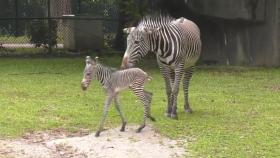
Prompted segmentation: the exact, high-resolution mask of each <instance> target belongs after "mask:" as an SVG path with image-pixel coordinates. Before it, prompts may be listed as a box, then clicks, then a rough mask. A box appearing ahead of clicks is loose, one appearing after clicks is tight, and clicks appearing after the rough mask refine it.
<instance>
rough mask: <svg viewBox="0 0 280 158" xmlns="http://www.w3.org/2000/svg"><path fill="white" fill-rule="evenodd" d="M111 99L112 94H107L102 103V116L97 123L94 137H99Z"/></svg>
mask: <svg viewBox="0 0 280 158" xmlns="http://www.w3.org/2000/svg"><path fill="white" fill-rule="evenodd" d="M112 100H113V96H107V99H106V101H105V104H104V110H103V116H102V119H101V122H100V124H99V128H98V131H97V132H96V133H95V137H99V135H100V133H101V131H102V130H103V126H104V122H105V120H106V117H107V115H108V111H109V106H110V105H111V103H112Z"/></svg>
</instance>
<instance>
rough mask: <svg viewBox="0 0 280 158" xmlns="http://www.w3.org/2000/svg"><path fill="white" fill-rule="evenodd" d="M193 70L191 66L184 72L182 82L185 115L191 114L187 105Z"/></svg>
mask: <svg viewBox="0 0 280 158" xmlns="http://www.w3.org/2000/svg"><path fill="white" fill-rule="evenodd" d="M193 69H194V66H191V67H189V68H187V69H186V70H185V75H184V81H183V88H184V96H185V104H184V108H185V112H186V113H192V109H191V107H190V104H189V84H190V79H191V77H192V74H193Z"/></svg>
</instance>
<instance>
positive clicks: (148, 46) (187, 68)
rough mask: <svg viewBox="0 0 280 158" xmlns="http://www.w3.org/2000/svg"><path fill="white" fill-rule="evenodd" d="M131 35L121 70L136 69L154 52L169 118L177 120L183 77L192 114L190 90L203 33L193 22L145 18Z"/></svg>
mask: <svg viewBox="0 0 280 158" xmlns="http://www.w3.org/2000/svg"><path fill="white" fill-rule="evenodd" d="M124 31H125V32H127V33H129V35H128V37H127V48H126V52H125V54H124V57H123V62H122V67H123V68H129V67H132V66H134V65H135V64H136V63H137V62H138V61H139V60H140V59H141V58H142V57H143V56H145V55H146V54H147V53H148V52H154V53H156V56H157V61H158V65H159V67H160V70H161V73H162V75H163V77H164V79H165V85H166V94H167V97H168V105H167V111H166V112H167V116H169V117H172V118H177V96H178V92H179V85H180V81H181V78H182V76H184V80H183V85H184V93H185V106H184V107H185V111H186V112H191V108H190V105H189V102H188V87H189V81H190V78H191V76H192V72H193V67H194V65H195V63H196V61H197V60H198V58H199V56H200V52H201V39H200V31H199V28H198V27H197V25H196V24H195V23H193V22H192V21H190V20H188V19H185V18H179V19H174V18H172V17H169V16H157V17H150V16H147V17H144V18H143V20H142V21H141V22H140V23H139V24H138V26H137V27H131V28H126V29H124Z"/></svg>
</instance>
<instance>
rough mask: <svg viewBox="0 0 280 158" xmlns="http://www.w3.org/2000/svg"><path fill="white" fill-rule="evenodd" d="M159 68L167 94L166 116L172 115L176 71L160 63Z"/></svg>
mask: <svg viewBox="0 0 280 158" xmlns="http://www.w3.org/2000/svg"><path fill="white" fill-rule="evenodd" d="M159 68H160V71H161V74H162V76H163V78H164V81H165V91H166V96H167V109H166V116H167V117H171V112H172V105H173V95H172V85H173V83H174V71H173V70H171V69H170V68H168V67H166V66H165V65H161V64H160V63H159Z"/></svg>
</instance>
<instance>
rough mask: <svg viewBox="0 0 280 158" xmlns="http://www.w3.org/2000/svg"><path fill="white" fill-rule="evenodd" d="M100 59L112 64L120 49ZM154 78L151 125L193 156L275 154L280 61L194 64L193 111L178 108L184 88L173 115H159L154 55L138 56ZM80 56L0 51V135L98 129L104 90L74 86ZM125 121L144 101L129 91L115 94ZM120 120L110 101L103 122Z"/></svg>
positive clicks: (160, 92)
mask: <svg viewBox="0 0 280 158" xmlns="http://www.w3.org/2000/svg"><path fill="white" fill-rule="evenodd" d="M100 61H103V62H104V63H107V64H109V65H112V66H115V67H118V66H119V65H120V61H121V58H120V57H118V56H111V57H110V58H109V57H101V59H100ZM140 65H141V67H144V70H146V71H147V72H148V73H149V74H150V75H151V76H152V77H153V80H152V81H151V82H150V83H148V84H147V86H146V89H147V90H149V91H151V92H153V93H154V96H153V102H152V114H153V115H154V116H155V117H156V119H157V122H155V123H153V124H154V126H155V128H156V129H157V130H158V131H159V132H160V133H162V134H164V135H166V136H168V137H171V138H173V139H187V140H188V141H189V143H188V147H187V148H188V150H191V154H192V155H193V156H194V157H252V158H255V157H277V156H279V155H280V150H279V149H280V141H279V138H280V115H279V113H280V69H277V68H272V69H268V68H246V67H199V68H198V69H197V71H196V72H195V73H194V76H193V78H192V81H191V86H190V103H191V106H192V108H193V111H194V112H193V114H185V113H184V112H183V100H184V99H183V95H182V89H181V92H180V94H179V99H178V115H179V120H178V121H175V120H171V119H168V118H166V117H165V116H164V111H165V108H166V97H165V89H164V83H163V79H162V77H161V75H160V73H159V70H158V68H157V65H156V62H155V61H154V60H151V59H146V60H145V62H144V63H142V64H140ZM83 69H84V60H83V58H72V59H70V58H48V59H41V58H37V59H17V58H2V59H0V109H1V110H0V137H4V138H7V137H17V136H20V135H22V134H24V133H25V132H28V131H33V130H46V129H54V128H64V129H68V130H71V131H75V130H79V129H80V128H88V129H91V130H92V131H95V130H96V129H97V125H98V123H99V120H100V117H101V115H102V109H103V107H102V105H103V101H104V93H103V90H102V89H101V87H100V85H99V84H98V83H97V82H93V83H92V85H91V87H90V89H89V90H88V91H87V92H82V91H81V89H80V81H81V79H82V72H83ZM120 101H121V103H122V109H123V111H124V113H125V116H126V117H127V119H128V121H129V124H137V123H140V122H141V120H142V114H143V108H142V106H141V105H140V103H139V102H136V101H135V97H134V96H133V95H132V94H131V93H130V92H129V91H125V92H124V93H122V94H121V97H120ZM119 125H120V118H119V116H118V115H117V113H116V112H115V109H114V108H111V110H110V115H109V117H108V119H107V121H106V126H107V127H109V128H112V127H116V126H119Z"/></svg>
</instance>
